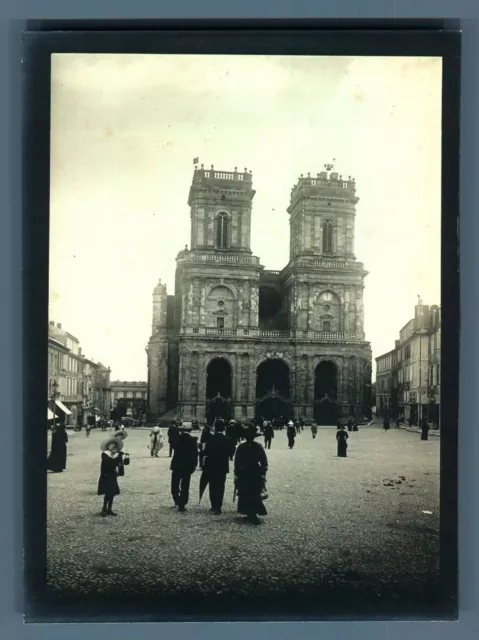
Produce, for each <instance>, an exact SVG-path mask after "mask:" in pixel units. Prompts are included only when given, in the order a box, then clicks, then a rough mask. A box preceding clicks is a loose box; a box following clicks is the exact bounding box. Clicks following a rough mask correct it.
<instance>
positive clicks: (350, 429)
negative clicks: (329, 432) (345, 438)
mask: <svg viewBox="0 0 479 640" xmlns="http://www.w3.org/2000/svg"><path fill="white" fill-rule="evenodd" d="M352 430H353V419H352V418H349V420H348V431H352Z"/></svg>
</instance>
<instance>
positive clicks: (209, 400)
mask: <svg viewBox="0 0 479 640" xmlns="http://www.w3.org/2000/svg"><path fill="white" fill-rule="evenodd" d="M231 389H232V373H231V366H230V363H229V362H228V361H227V360H225V358H213V360H211V362H210V363H209V364H208V367H207V368H206V421H207V422H208V424H213V422H214V421H215V418H223V419H224V420H229V419H230V417H231Z"/></svg>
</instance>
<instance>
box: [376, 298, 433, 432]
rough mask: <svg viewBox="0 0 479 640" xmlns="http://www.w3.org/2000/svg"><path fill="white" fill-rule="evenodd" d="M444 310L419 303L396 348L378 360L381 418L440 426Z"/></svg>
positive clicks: (378, 411)
mask: <svg viewBox="0 0 479 640" xmlns="http://www.w3.org/2000/svg"><path fill="white" fill-rule="evenodd" d="M440 362H441V310H440V307H439V306H437V305H433V306H431V307H430V306H428V305H424V304H422V301H421V300H419V303H418V304H417V305H416V307H415V310H414V318H412V319H411V320H409V322H407V323H406V324H405V325H404V327H403V328H402V329H401V330H400V332H399V339H398V340H396V342H395V345H394V349H392V350H391V351H388V352H387V353H385V354H383V355H381V356H379V357H378V358H376V409H377V413H378V416H380V417H389V418H395V417H396V416H398V415H400V416H401V415H402V416H403V417H404V421H405V422H409V421H410V422H411V424H414V425H417V424H419V422H420V420H421V419H422V418H423V417H426V418H427V420H428V422H429V423H431V424H433V425H434V426H436V427H439V426H440V391H441V369H440V367H441V365H440Z"/></svg>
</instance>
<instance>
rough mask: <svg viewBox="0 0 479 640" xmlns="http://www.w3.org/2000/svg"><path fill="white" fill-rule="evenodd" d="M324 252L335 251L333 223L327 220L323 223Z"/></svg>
mask: <svg viewBox="0 0 479 640" xmlns="http://www.w3.org/2000/svg"><path fill="white" fill-rule="evenodd" d="M323 253H333V223H332V222H331V220H326V222H325V223H324V224H323Z"/></svg>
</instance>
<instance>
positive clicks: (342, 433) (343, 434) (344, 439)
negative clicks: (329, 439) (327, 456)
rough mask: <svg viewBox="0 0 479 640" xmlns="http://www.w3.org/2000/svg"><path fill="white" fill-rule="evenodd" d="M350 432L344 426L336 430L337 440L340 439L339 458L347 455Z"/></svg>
mask: <svg viewBox="0 0 479 640" xmlns="http://www.w3.org/2000/svg"><path fill="white" fill-rule="evenodd" d="M348 437H349V436H348V432H347V431H346V429H345V428H344V427H341V429H338V430H337V431H336V440H337V441H338V458H346V457H347V453H346V452H347V449H348Z"/></svg>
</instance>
